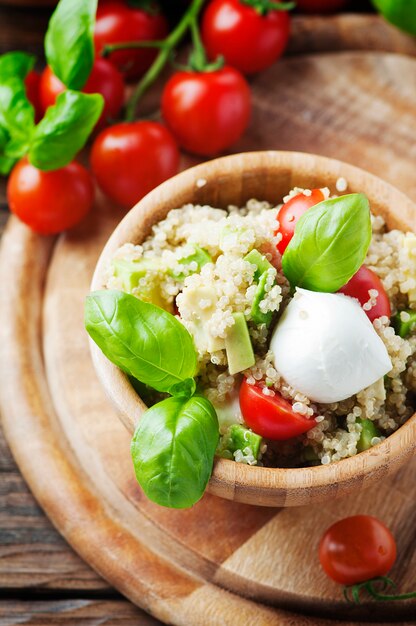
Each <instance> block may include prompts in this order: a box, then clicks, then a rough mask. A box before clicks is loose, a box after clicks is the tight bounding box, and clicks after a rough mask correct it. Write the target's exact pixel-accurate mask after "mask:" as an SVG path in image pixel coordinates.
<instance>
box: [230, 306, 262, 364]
mask: <svg viewBox="0 0 416 626" xmlns="http://www.w3.org/2000/svg"><path fill="white" fill-rule="evenodd" d="M233 318H234V325H233V326H231V328H230V329H229V330H228V333H227V336H226V338H225V349H226V351H227V360H228V369H229V371H230V374H237V373H238V372H242V371H243V370H246V369H247V368H248V367H251V366H252V365H254V363H255V361H256V359H255V357H254V352H253V346H252V345H251V339H250V335H249V332H248V327H247V322H246V319H245V317H244V313H233Z"/></svg>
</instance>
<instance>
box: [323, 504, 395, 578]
mask: <svg viewBox="0 0 416 626" xmlns="http://www.w3.org/2000/svg"><path fill="white" fill-rule="evenodd" d="M396 553H397V551H396V542H395V540H394V537H393V535H392V534H391V532H390V530H389V529H388V528H387V527H386V526H385V525H384V524H383V522H380V520H378V519H376V518H375V517H372V516H371V515H354V516H352V517H346V518H345V519H342V520H340V521H339V522H336V523H335V524H333V525H332V526H331V527H330V528H328V530H327V531H326V532H325V533H324V535H323V537H322V539H321V542H320V544H319V560H320V562H321V565H322V568H323V570H324V572H325V574H327V576H329V577H330V578H332V580H335V582H337V583H340V584H341V585H355V584H356V583H361V582H364V581H366V580H371V579H372V578H375V577H377V576H385V575H386V574H387V573H388V572H389V571H390V569H391V568H392V566H393V563H394V562H395V560H396Z"/></svg>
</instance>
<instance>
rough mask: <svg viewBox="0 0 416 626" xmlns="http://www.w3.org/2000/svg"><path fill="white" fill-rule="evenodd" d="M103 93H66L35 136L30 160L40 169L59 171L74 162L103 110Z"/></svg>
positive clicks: (49, 112)
mask: <svg viewBox="0 0 416 626" xmlns="http://www.w3.org/2000/svg"><path fill="white" fill-rule="evenodd" d="M103 106H104V100H103V97H102V96H101V95H100V94H85V93H80V92H79V91H71V90H67V91H64V92H63V93H61V94H60V95H59V96H58V98H57V100H56V104H55V105H54V106H51V107H49V108H48V109H47V111H46V113H45V117H44V118H43V119H42V120H41V121H40V122H39V124H38V125H37V126H36V129H35V132H34V133H33V136H32V140H31V144H30V149H29V161H30V162H31V164H32V165H34V166H35V167H37V168H39V169H40V170H56V169H58V168H59V167H64V166H65V165H67V164H68V163H70V162H71V161H72V159H73V158H74V157H75V156H76V154H77V153H78V152H79V151H80V150H81V148H83V147H84V145H85V143H86V141H87V139H88V137H89V135H90V134H91V131H92V130H93V128H94V126H95V124H96V122H97V120H98V118H99V117H100V115H101V111H102V110H103Z"/></svg>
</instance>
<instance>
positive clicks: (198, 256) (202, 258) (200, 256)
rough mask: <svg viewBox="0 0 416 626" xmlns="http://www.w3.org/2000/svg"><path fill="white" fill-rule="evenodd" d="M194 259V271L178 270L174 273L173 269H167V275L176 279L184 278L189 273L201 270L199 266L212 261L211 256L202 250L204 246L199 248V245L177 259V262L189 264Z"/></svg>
mask: <svg viewBox="0 0 416 626" xmlns="http://www.w3.org/2000/svg"><path fill="white" fill-rule="evenodd" d="M194 261H195V263H196V264H197V266H198V269H196V270H194V271H189V272H179V273H176V272H175V271H173V270H171V269H168V274H169V276H172V277H173V278H176V280H185V278H186V277H187V276H190V275H191V274H195V273H196V272H199V271H200V270H201V267H203V266H204V265H206V264H207V263H212V258H211V256H210V255H209V254H208V252H207V251H206V250H204V248H200V247H199V246H194V252H193V253H192V254H188V256H185V257H183V258H182V259H179V260H178V263H180V265H189V264H190V263H193V262H194Z"/></svg>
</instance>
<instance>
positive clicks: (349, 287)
mask: <svg viewBox="0 0 416 626" xmlns="http://www.w3.org/2000/svg"><path fill="white" fill-rule="evenodd" d="M370 289H376V290H377V291H378V296H377V298H376V300H377V303H376V305H375V306H373V307H372V308H371V309H370V310H369V311H365V309H364V311H365V313H367V316H368V317H369V319H370V320H371V321H372V322H373V321H374V320H375V319H377V318H378V317H381V316H382V315H386V316H387V317H391V306H390V300H389V297H388V295H387V293H386V290H385V289H384V287H383V283H382V282H381V280H380V278H379V277H378V276H377V274H376V273H375V272H373V270H370V268H369V267H366V266H365V265H362V266H361V267H360V269H359V270H358V272H357V273H356V274H354V276H353V277H352V278H351V279H350V280H349V281H348V282H347V284H346V285H344V286H343V287H341V289H340V290H339V291H340V292H341V293H344V294H345V295H346V296H351V298H357V300H358V301H359V302H360V304H361V306H363V304H365V303H366V302H368V301H369V300H370V296H369V293H368V292H369V290H370Z"/></svg>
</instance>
